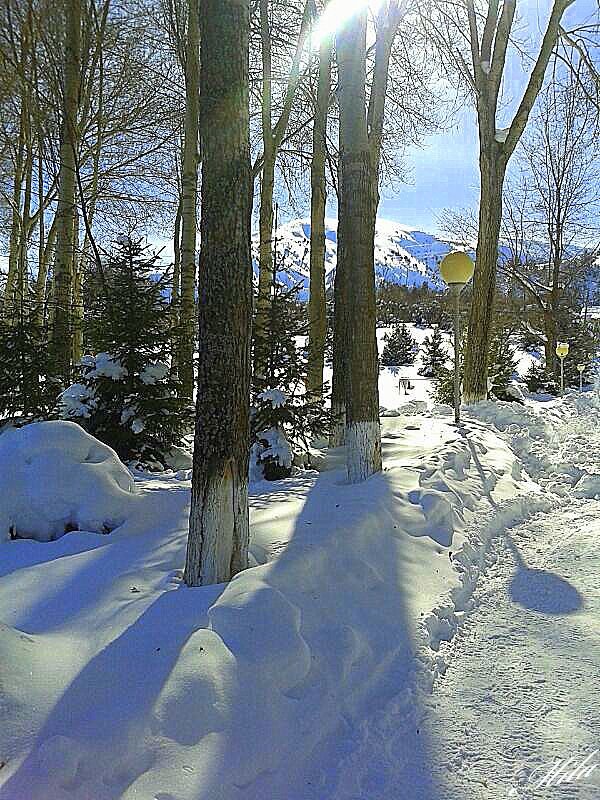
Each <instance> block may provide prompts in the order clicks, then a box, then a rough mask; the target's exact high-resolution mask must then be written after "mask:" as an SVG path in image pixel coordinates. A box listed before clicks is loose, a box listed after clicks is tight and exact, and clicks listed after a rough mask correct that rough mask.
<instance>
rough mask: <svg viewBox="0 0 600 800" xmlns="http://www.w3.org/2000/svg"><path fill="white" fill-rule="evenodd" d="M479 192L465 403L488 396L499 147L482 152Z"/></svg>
mask: <svg viewBox="0 0 600 800" xmlns="http://www.w3.org/2000/svg"><path fill="white" fill-rule="evenodd" d="M479 168H480V174H481V192H480V199H479V228H478V236H477V256H476V258H477V269H476V271H475V275H474V278H473V298H472V300H471V314H470V318H469V338H468V342H467V350H466V353H465V367H464V395H463V399H464V402H465V403H475V402H477V401H478V400H482V399H485V398H486V397H487V393H488V388H487V372H488V349H489V342H490V335H491V325H492V317H493V313H494V295H495V292H496V267H497V263H498V241H499V238H500V225H501V222H502V186H503V183H504V171H505V167H504V163H503V157H502V153H501V152H500V149H499V148H498V147H493V146H490V147H489V149H488V151H487V152H485V151H482V153H481V155H480V159H479Z"/></svg>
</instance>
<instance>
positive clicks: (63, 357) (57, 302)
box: [51, 0, 81, 382]
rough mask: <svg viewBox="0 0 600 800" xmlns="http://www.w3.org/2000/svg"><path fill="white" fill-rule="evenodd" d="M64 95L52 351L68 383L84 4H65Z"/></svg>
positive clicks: (75, 1) (68, 0)
mask: <svg viewBox="0 0 600 800" xmlns="http://www.w3.org/2000/svg"><path fill="white" fill-rule="evenodd" d="M64 14H65V23H66V25H65V41H64V92H63V107H62V125H61V132H60V171H59V185H58V208H57V212H56V217H57V232H56V257H55V262H54V317H53V323H52V338H51V341H52V351H53V356H54V360H55V367H56V370H57V373H58V374H59V375H61V377H62V378H63V380H64V381H65V382H66V381H68V380H69V378H70V372H71V352H72V332H71V300H72V297H71V295H72V289H73V272H72V265H73V232H74V221H75V211H76V207H75V204H76V200H75V186H76V170H77V146H78V131H77V112H78V103H79V88H80V81H81V70H80V64H81V0H64Z"/></svg>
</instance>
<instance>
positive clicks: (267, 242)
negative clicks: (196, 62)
mask: <svg viewBox="0 0 600 800" xmlns="http://www.w3.org/2000/svg"><path fill="white" fill-rule="evenodd" d="M313 6H314V2H313V0H306V2H305V4H304V10H303V13H302V22H301V24H300V32H299V34H298V40H297V43H296V51H295V53H294V58H293V61H292V64H291V67H290V70H289V75H288V81H287V86H286V91H285V96H284V99H283V106H282V109H281V114H280V115H279V118H278V120H277V122H276V123H275V124H274V125H273V119H272V103H273V94H272V74H271V66H272V65H271V25H270V22H269V0H260V36H261V53H262V109H261V113H262V139H263V155H262V179H261V186H260V210H259V223H258V228H259V253H258V295H257V299H256V314H255V317H254V330H253V335H254V378H255V383H256V384H257V385H258V386H260V385H261V383H263V381H264V376H265V369H266V365H265V364H264V363H263V362H264V353H265V350H266V348H265V341H266V330H267V326H268V320H269V308H270V305H271V284H272V282H273V241H272V240H273V192H274V188H275V163H276V160H277V153H278V151H279V148H280V147H281V142H282V141H283V137H284V135H285V132H286V130H287V126H288V123H289V119H290V113H291V110H292V105H293V101H294V96H295V94H296V90H297V88H298V83H299V81H300V66H301V64H300V62H301V58H302V53H303V51H304V46H305V44H306V39H307V36H308V33H309V30H310V21H311V19H312V11H313Z"/></svg>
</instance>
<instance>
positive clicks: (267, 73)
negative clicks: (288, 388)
mask: <svg viewBox="0 0 600 800" xmlns="http://www.w3.org/2000/svg"><path fill="white" fill-rule="evenodd" d="M260 38H261V54H262V109H261V113H262V138H263V167H262V176H261V183H260V208H259V218H258V238H259V243H258V294H257V298H256V314H255V318H254V330H253V335H254V380H255V382H256V383H257V385H258V386H260V385H261V383H262V381H263V380H264V377H265V371H266V364H265V363H264V355H265V354H264V352H263V351H264V349H265V348H264V341H265V338H266V329H267V325H268V317H269V307H270V295H271V281H272V277H273V192H274V189H275V159H276V157H277V152H276V149H275V141H274V138H273V123H272V109H271V106H272V87H271V28H270V24H269V0H260Z"/></svg>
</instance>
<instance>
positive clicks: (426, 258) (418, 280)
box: [253, 219, 452, 297]
mask: <svg viewBox="0 0 600 800" xmlns="http://www.w3.org/2000/svg"><path fill="white" fill-rule="evenodd" d="M275 240H276V241H275V244H276V248H275V252H276V258H277V261H278V266H279V275H278V277H279V280H281V281H282V283H286V284H294V285H296V284H300V285H301V286H303V287H304V288H305V289H308V285H309V271H310V219H295V220H292V221H291V222H288V223H286V224H285V225H281V226H280V227H279V228H278V229H277V231H276V233H275ZM450 249H452V246H451V244H450V243H448V242H444V241H442V240H440V239H438V238H437V237H435V236H433V235H432V234H429V233H424V232H423V231H418V230H414V229H412V228H407V227H406V226H404V225H401V224H399V223H397V222H390V221H389V220H384V219H378V220H377V227H376V233H375V274H376V276H377V278H378V279H379V280H381V281H387V282H389V283H396V284H400V285H402V286H409V287H410V286H423V285H429V286H430V287H431V288H432V289H442V288H443V283H442V281H441V279H440V276H439V273H438V271H437V265H438V263H439V261H440V260H441V259H442V258H443V257H444V255H445V254H446V253H448V252H449V251H450ZM253 253H254V259H255V260H254V269H255V271H257V269H258V264H257V258H258V234H257V235H255V236H254V238H253ZM336 264H337V220H336V219H327V220H326V221H325V273H326V281H327V283H328V285H332V284H333V280H334V276H335V267H336ZM306 296H307V295H306V292H303V293H302V294H301V297H306Z"/></svg>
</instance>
